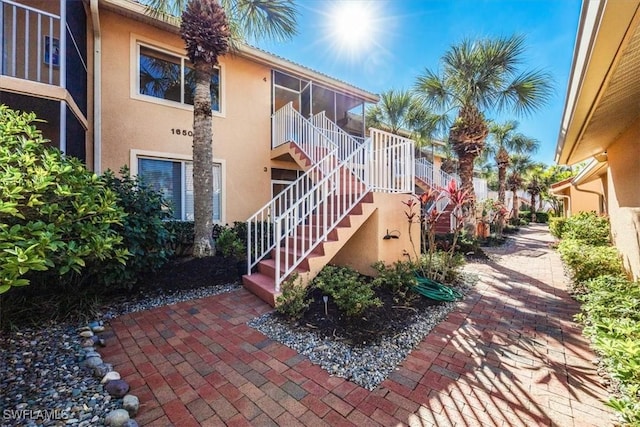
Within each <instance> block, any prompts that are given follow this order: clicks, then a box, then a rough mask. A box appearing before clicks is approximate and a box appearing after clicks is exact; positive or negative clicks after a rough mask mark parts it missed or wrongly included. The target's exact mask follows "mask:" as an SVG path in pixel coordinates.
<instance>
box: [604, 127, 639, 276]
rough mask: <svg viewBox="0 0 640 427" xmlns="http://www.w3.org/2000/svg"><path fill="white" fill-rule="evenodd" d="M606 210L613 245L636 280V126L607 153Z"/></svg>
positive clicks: (637, 188)
mask: <svg viewBox="0 0 640 427" xmlns="http://www.w3.org/2000/svg"><path fill="white" fill-rule="evenodd" d="M607 156H608V161H609V171H608V179H607V186H608V191H607V195H608V200H607V202H608V210H609V216H610V218H611V233H612V235H613V239H614V243H615V245H616V247H617V248H618V250H619V251H620V253H621V254H622V258H623V261H624V263H625V266H626V267H627V269H628V270H629V271H630V272H631V274H632V275H633V276H634V277H635V278H639V277H640V122H636V123H635V124H634V126H632V127H631V128H630V129H629V130H627V132H625V133H624V134H623V135H622V136H621V137H620V138H619V139H618V140H617V141H616V142H615V143H614V144H612V145H611V146H609V148H608V149H607Z"/></svg>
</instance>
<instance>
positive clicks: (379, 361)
mask: <svg viewBox="0 0 640 427" xmlns="http://www.w3.org/2000/svg"><path fill="white" fill-rule="evenodd" d="M476 281H477V276H474V275H472V274H463V275H462V277H461V283H460V284H459V285H458V286H456V288H457V289H458V290H459V291H461V292H463V293H464V294H466V293H467V292H468V291H469V289H470V288H471V286H472V285H473V283H475V282H476ZM455 307H456V303H455V302H446V303H443V304H441V305H437V306H431V307H428V308H427V309H425V310H423V311H421V312H419V313H417V314H415V315H414V317H413V321H412V322H411V323H410V324H409V326H408V327H407V328H406V329H405V330H404V331H403V332H402V333H400V334H397V335H395V336H393V337H386V338H383V339H382V340H380V342H379V343H375V344H371V345H358V346H354V345H350V344H349V343H346V342H344V341H341V340H338V339H328V338H326V337H324V336H321V335H320V334H318V333H317V332H315V331H313V330H309V329H306V328H300V327H295V326H294V325H292V324H291V323H290V322H288V321H286V320H284V319H282V318H281V317H280V316H278V315H277V314H276V313H273V312H271V313H266V314H264V315H262V316H260V317H257V318H255V319H253V320H251V321H249V322H248V325H249V326H251V327H252V328H255V329H256V330H258V331H260V332H262V333H263V334H264V335H266V336H268V337H269V338H271V339H272V340H275V341H278V342H280V343H282V344H284V345H286V346H287V347H290V348H292V349H293V350H296V351H297V352H298V353H300V354H303V355H305V356H307V357H308V358H309V360H310V361H311V362H313V363H315V364H317V365H320V366H321V367H322V368H323V369H325V370H326V371H327V372H329V373H330V374H331V375H335V376H338V377H342V378H346V379H348V380H350V381H352V382H354V383H356V384H358V385H359V386H361V387H364V388H366V389H367V390H373V389H375V388H376V387H377V386H378V385H379V384H380V383H381V382H383V381H384V380H385V379H386V378H387V376H388V375H389V374H390V373H391V372H393V371H394V370H395V369H396V367H397V366H398V364H400V363H402V361H404V359H405V358H406V357H407V356H408V355H409V353H410V352H411V350H413V348H414V347H415V346H416V345H418V344H419V343H420V341H422V339H423V338H424V337H425V336H426V335H427V334H428V333H429V332H430V331H431V329H433V328H434V327H435V326H436V325H437V324H438V323H440V322H441V321H442V320H443V319H444V318H445V317H446V316H447V314H449V313H450V312H451V311H452V310H453V309H454V308H455Z"/></svg>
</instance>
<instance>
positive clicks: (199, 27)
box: [145, 0, 296, 257]
mask: <svg viewBox="0 0 640 427" xmlns="http://www.w3.org/2000/svg"><path fill="white" fill-rule="evenodd" d="M145 3H146V4H147V10H148V12H149V13H150V14H152V15H153V16H156V17H160V18H163V17H165V18H166V17H171V16H173V17H177V16H180V15H181V25H180V35H181V36H182V38H183V40H184V41H185V44H186V49H187V55H188V56H189V60H190V61H191V62H192V63H193V66H194V69H195V90H194V105H193V177H194V179H193V199H194V201H193V204H194V231H195V238H194V246H193V256H195V257H204V256H209V255H214V254H215V245H214V242H213V239H212V231H213V144H212V142H213V122H212V117H211V76H212V73H213V70H214V65H216V64H217V63H218V58H219V57H220V56H222V55H224V54H226V53H227V51H228V49H229V47H230V46H231V47H232V48H234V47H238V46H239V43H241V42H242V41H243V40H245V39H250V40H254V39H257V38H260V37H262V36H265V37H269V38H273V39H286V38H289V37H291V36H293V35H294V34H295V32H296V9H295V5H294V3H293V0H220V2H218V1H216V0H188V1H187V0H145Z"/></svg>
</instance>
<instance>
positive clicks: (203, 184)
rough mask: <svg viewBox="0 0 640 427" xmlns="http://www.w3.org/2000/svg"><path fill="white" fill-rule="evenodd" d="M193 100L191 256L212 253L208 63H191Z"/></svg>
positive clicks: (209, 85) (210, 123)
mask: <svg viewBox="0 0 640 427" xmlns="http://www.w3.org/2000/svg"><path fill="white" fill-rule="evenodd" d="M195 77H196V84H195V93H194V102H193V200H194V206H193V208H194V231H195V238H194V242H193V243H194V244H193V256H194V257H196V258H202V257H206V256H211V255H214V254H215V246H214V242H213V239H212V232H213V148H212V142H213V141H212V140H213V130H212V119H211V65H209V64H206V63H196V64H195Z"/></svg>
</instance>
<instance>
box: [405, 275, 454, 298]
mask: <svg viewBox="0 0 640 427" xmlns="http://www.w3.org/2000/svg"><path fill="white" fill-rule="evenodd" d="M416 280H417V281H418V284H417V285H415V286H414V287H413V288H414V290H415V291H416V292H418V293H419V294H420V295H423V296H425V297H427V298H431V299H432V300H435V301H457V300H459V299H462V294H461V293H460V292H458V291H456V290H455V289H453V288H451V287H449V286H446V285H443V284H442V283H438V282H436V281H435V280H431V279H428V278H426V277H421V276H416Z"/></svg>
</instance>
